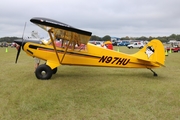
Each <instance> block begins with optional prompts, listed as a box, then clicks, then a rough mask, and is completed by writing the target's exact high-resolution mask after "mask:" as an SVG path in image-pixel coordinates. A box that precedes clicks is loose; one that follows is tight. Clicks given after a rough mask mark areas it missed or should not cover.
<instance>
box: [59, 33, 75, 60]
mask: <svg viewBox="0 0 180 120" xmlns="http://www.w3.org/2000/svg"><path fill="white" fill-rule="evenodd" d="M72 36H73V35H72V34H71V39H70V41H69V43H68V45H67V47H66V50H65V52H64V54H63V56H62V59H61V63H62V61H63V59H64V57H65V54H66V53H67V49H68V48H69V45H70V44H71V43H72V38H73V37H72Z"/></svg>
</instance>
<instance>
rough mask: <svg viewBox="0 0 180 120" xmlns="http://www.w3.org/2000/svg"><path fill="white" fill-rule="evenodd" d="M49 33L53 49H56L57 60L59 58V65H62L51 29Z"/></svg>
mask: <svg viewBox="0 0 180 120" xmlns="http://www.w3.org/2000/svg"><path fill="white" fill-rule="evenodd" d="M48 33H49V36H50V39H51V42H52V44H53V47H54V50H55V53H56V56H57V58H58V61H59V64H61V62H60V58H59V56H58V53H57V49H56V46H55V44H54V38H53V37H52V34H51V33H52V31H51V29H50V30H48Z"/></svg>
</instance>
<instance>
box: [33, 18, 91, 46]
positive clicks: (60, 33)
mask: <svg viewBox="0 0 180 120" xmlns="http://www.w3.org/2000/svg"><path fill="white" fill-rule="evenodd" d="M30 21H31V22H33V23H34V24H36V25H38V26H39V27H41V28H42V29H44V30H46V31H48V32H49V31H51V33H52V34H53V35H54V37H56V39H64V40H68V41H71V42H74V43H76V44H87V43H88V41H89V39H90V37H91V34H92V33H91V32H88V31H84V30H80V29H77V28H74V27H72V26H70V25H67V24H65V23H62V22H59V21H56V20H52V19H48V18H41V17H34V18H32V19H31V20H30Z"/></svg>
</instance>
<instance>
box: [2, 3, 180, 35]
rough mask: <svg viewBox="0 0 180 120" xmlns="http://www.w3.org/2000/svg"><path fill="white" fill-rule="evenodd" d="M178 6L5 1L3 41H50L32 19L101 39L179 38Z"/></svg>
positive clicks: (165, 4) (179, 17)
mask: <svg viewBox="0 0 180 120" xmlns="http://www.w3.org/2000/svg"><path fill="white" fill-rule="evenodd" d="M179 5H180V0H2V1H1V4H0V37H13V36H16V37H22V36H30V35H31V31H37V32H38V34H39V35H40V37H47V36H48V34H47V32H46V31H44V30H43V29H41V28H39V27H38V26H36V25H35V24H33V23H31V22H30V19H31V18H33V17H44V18H50V19H54V20H57V21H60V22H63V23H66V24H68V25H70V26H73V27H75V28H79V29H82V30H86V31H89V32H92V35H97V36H99V37H103V36H105V35H110V36H111V37H120V38H121V37H126V36H129V37H141V36H145V37H150V36H152V37H158V36H169V35H171V34H180V6H179ZM25 23H26V26H25ZM24 26H25V30H24ZM23 31H24V32H23ZM23 33H24V34H23Z"/></svg>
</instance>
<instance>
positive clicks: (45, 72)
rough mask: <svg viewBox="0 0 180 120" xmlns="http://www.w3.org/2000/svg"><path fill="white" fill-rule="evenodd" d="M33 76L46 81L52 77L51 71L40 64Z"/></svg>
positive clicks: (46, 66)
mask: <svg viewBox="0 0 180 120" xmlns="http://www.w3.org/2000/svg"><path fill="white" fill-rule="evenodd" d="M35 74H36V77H37V78H38V79H42V80H47V79H50V78H51V77H52V74H53V71H52V69H51V68H50V67H49V66H48V65H45V64H42V65H40V66H38V67H37V69H36V71H35Z"/></svg>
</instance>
